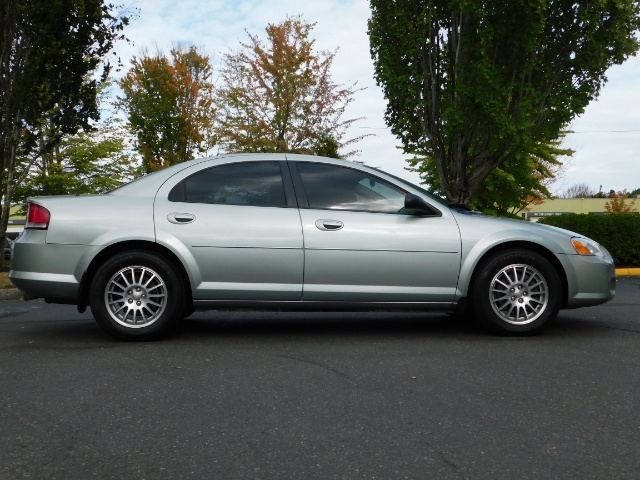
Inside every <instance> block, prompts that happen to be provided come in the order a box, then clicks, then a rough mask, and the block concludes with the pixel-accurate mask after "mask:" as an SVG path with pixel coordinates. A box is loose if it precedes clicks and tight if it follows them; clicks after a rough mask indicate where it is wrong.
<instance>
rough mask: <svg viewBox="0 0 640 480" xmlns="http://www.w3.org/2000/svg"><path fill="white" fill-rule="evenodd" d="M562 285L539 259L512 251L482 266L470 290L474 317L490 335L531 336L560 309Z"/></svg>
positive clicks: (523, 252)
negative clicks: (491, 333) (491, 332)
mask: <svg viewBox="0 0 640 480" xmlns="http://www.w3.org/2000/svg"><path fill="white" fill-rule="evenodd" d="M561 299H562V285H561V283H560V278H559V276H558V273H557V271H556V270H555V268H554V267H553V265H551V263H550V262H549V261H548V260H547V259H546V258H544V257H543V256H542V255H540V254H538V253H535V252H532V251H528V250H522V249H513V250H508V251H506V252H502V253H500V254H497V255H494V256H492V257H490V258H489V259H487V260H486V261H485V262H483V263H482V264H481V265H480V267H479V272H478V275H477V276H476V278H474V283H473V285H472V286H471V308H472V309H473V314H474V315H475V316H476V318H477V319H478V320H479V321H480V323H482V324H483V325H484V326H485V327H487V328H488V329H490V330H492V331H493V332H496V333H500V334H508V335H532V334H535V333H538V332H539V331H540V330H541V329H542V328H543V327H544V325H545V324H546V323H547V322H548V321H550V320H553V319H554V318H555V317H556V316H557V314H558V311H559V309H560V303H561Z"/></svg>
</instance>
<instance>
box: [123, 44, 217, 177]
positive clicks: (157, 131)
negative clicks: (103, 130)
mask: <svg viewBox="0 0 640 480" xmlns="http://www.w3.org/2000/svg"><path fill="white" fill-rule="evenodd" d="M132 63H133V67H132V68H131V70H129V72H128V73H127V75H125V77H124V78H122V80H120V82H119V85H120V87H121V88H122V91H123V92H124V96H123V97H121V98H118V105H119V106H120V107H121V108H122V109H123V110H124V111H125V113H126V114H127V116H128V119H129V123H130V125H131V128H132V130H133V132H134V133H135V135H136V137H137V149H138V151H139V152H140V154H141V155H142V164H143V169H144V171H145V172H147V173H149V172H153V171H155V170H159V169H161V168H164V167H167V166H169V165H174V164H176V163H180V162H184V161H186V160H190V159H192V158H194V157H195V156H196V154H204V153H206V152H207V151H208V150H210V149H211V148H212V147H213V146H214V144H215V140H214V138H215V137H214V135H213V126H214V119H215V109H214V105H213V83H212V81H211V75H212V67H211V61H210V59H209V57H208V56H205V55H203V54H201V53H200V52H198V49H197V48H196V47H193V46H192V47H189V48H188V49H186V48H183V47H174V48H173V49H172V50H171V52H170V54H169V56H167V55H165V54H163V53H162V52H158V53H157V54H156V55H155V56H151V55H149V54H148V53H147V52H145V51H143V52H142V55H141V56H140V58H135V57H134V59H133V61H132Z"/></svg>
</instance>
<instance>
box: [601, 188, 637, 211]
mask: <svg viewBox="0 0 640 480" xmlns="http://www.w3.org/2000/svg"><path fill="white" fill-rule="evenodd" d="M628 197H629V195H628V194H627V191H626V190H623V191H622V192H613V193H612V194H611V196H610V197H609V198H610V199H611V200H609V201H608V202H607V203H605V204H604V211H605V212H607V213H614V214H625V213H633V212H637V211H638V209H637V208H635V204H636V201H635V200H631V201H630V202H629V203H627V202H626V200H627V198H628Z"/></svg>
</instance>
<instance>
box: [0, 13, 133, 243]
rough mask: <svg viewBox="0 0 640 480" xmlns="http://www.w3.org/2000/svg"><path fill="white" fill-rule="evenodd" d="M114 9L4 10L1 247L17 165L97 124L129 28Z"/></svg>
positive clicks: (0, 20) (0, 45)
mask: <svg viewBox="0 0 640 480" xmlns="http://www.w3.org/2000/svg"><path fill="white" fill-rule="evenodd" d="M114 10H115V7H114V6H113V5H112V4H105V3H104V2H103V1H102V0H29V1H23V0H4V2H3V5H2V7H1V8H0V29H1V30H2V33H1V35H0V175H1V177H2V187H3V196H4V198H3V207H2V216H1V217H0V242H1V241H2V239H3V238H4V235H5V232H6V226H7V221H8V215H9V205H10V203H11V200H12V197H13V191H14V188H15V185H16V178H15V168H16V159H17V158H18V157H22V158H24V157H27V156H29V155H31V154H32V152H33V151H34V150H37V152H36V153H35V155H42V154H45V153H46V152H50V151H51V150H52V149H53V148H54V146H55V145H56V144H57V143H58V142H59V141H60V139H61V138H62V136H63V135H67V134H73V133H75V132H77V131H78V130H79V129H80V128H85V129H88V128H90V125H89V122H90V120H92V119H93V120H95V119H97V117H98V106H97V102H96V96H97V92H98V88H99V86H100V84H101V83H102V82H103V81H104V80H105V79H106V78H107V75H108V73H109V70H110V64H109V63H108V62H107V63H102V62H103V60H104V59H105V57H106V56H107V54H108V52H109V51H110V50H111V49H112V47H113V44H114V42H115V41H116V40H118V39H120V38H123V37H122V34H121V31H122V29H123V27H124V26H125V25H126V24H127V23H128V19H127V17H124V16H121V17H118V16H117V15H116V14H114V13H113V12H114ZM101 65H102V68H100V66H101ZM99 70H101V73H100V72H99ZM96 74H98V75H96ZM49 125H52V126H53V127H54V128H53V129H49V128H48V126H49ZM45 130H48V132H47V133H46V134H45V133H44V132H45Z"/></svg>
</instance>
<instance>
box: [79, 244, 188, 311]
mask: <svg viewBox="0 0 640 480" xmlns="http://www.w3.org/2000/svg"><path fill="white" fill-rule="evenodd" d="M131 250H144V251H146V252H152V253H155V254H158V255H161V256H162V257H163V258H164V259H166V260H167V261H168V262H170V263H171V264H172V265H173V266H174V267H175V268H176V270H177V271H178V272H179V273H180V277H181V280H182V282H183V284H184V286H185V290H186V293H187V298H186V299H185V301H186V302H187V304H189V305H193V297H192V293H191V283H190V281H189V275H188V274H187V270H186V269H185V267H184V265H183V264H182V262H181V261H180V259H179V258H178V257H177V256H176V255H175V254H174V253H173V252H172V251H171V250H169V249H168V248H166V247H164V246H162V245H159V244H157V243H155V242H149V241H145V240H128V241H124V242H118V243H113V244H111V245H109V246H108V247H106V248H104V249H103V250H101V251H100V252H99V253H98V254H97V255H96V256H95V257H94V258H93V259H92V260H91V262H90V263H89V266H88V267H87V270H86V271H85V273H84V275H83V276H82V280H81V281H80V295H79V299H78V310H79V311H81V312H82V311H84V310H86V308H87V305H89V290H90V288H91V282H92V281H93V278H94V277H95V275H96V273H97V271H98V269H99V268H100V266H101V265H102V264H103V263H104V262H105V261H106V260H107V259H108V258H109V257H111V256H113V255H114V254H116V253H122V252H126V251H131Z"/></svg>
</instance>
